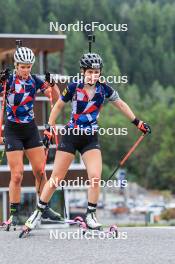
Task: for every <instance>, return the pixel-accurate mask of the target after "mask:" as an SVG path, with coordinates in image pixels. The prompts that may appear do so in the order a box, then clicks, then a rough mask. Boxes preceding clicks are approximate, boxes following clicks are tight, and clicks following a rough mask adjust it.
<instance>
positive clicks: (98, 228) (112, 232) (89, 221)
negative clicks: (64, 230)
mask: <svg viewBox="0 0 175 264" xmlns="http://www.w3.org/2000/svg"><path fill="white" fill-rule="evenodd" d="M87 232H88V233H89V234H92V235H93V236H94V235H95V236H99V235H100V233H103V234H104V235H106V236H107V235H109V236H111V237H113V238H117V237H118V228H117V226H116V225H111V226H109V227H108V229H107V230H104V227H103V226H102V224H100V223H98V221H97V218H96V212H95V210H94V211H91V212H87V213H86V216H85V226H84V229H83V234H84V235H85V234H86V233H87Z"/></svg>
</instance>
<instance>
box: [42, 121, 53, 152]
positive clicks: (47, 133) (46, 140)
mask: <svg viewBox="0 0 175 264" xmlns="http://www.w3.org/2000/svg"><path fill="white" fill-rule="evenodd" d="M52 138H53V127H51V126H50V125H49V124H47V125H45V130H44V137H43V144H44V146H45V147H46V148H49V146H50V144H53V140H52Z"/></svg>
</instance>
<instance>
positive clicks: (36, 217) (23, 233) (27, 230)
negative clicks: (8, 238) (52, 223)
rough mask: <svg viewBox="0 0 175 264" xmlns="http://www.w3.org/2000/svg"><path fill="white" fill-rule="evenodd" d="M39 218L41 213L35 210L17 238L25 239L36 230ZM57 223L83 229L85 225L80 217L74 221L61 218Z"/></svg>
mask: <svg viewBox="0 0 175 264" xmlns="http://www.w3.org/2000/svg"><path fill="white" fill-rule="evenodd" d="M41 217H42V212H41V211H40V210H39V209H36V210H35V211H34V213H33V214H32V215H31V216H30V217H29V219H28V220H27V221H26V223H25V225H24V226H23V228H22V231H21V233H20V234H19V238H24V237H27V236H28V235H29V234H30V232H31V231H32V230H33V229H35V228H36V226H37V225H38V224H39V222H40V221H41ZM57 223H60V224H70V225H78V226H79V227H81V228H83V229H85V227H86V224H85V222H84V220H83V218H82V217H80V216H77V217H75V218H74V219H72V220H71V219H66V220H64V219H63V218H62V220H59V221H57Z"/></svg>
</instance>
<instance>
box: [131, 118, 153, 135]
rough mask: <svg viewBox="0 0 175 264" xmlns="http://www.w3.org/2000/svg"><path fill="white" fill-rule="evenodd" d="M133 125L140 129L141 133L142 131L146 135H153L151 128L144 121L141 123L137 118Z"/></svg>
mask: <svg viewBox="0 0 175 264" xmlns="http://www.w3.org/2000/svg"><path fill="white" fill-rule="evenodd" d="M132 123H133V124H134V125H135V126H136V127H137V128H138V129H140V131H142V132H143V133H144V134H146V133H149V134H150V133H151V127H150V126H149V125H148V124H147V123H145V122H143V121H141V120H139V119H137V118H135V119H134V120H133V121H132Z"/></svg>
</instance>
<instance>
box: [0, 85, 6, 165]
mask: <svg viewBox="0 0 175 264" xmlns="http://www.w3.org/2000/svg"><path fill="white" fill-rule="evenodd" d="M3 86H4V94H3V98H2V107H1V113H0V138H1V137H2V125H3V120H4V110H5V100H6V91H7V81H6V80H5V81H4V83H3ZM4 153H5V149H3V151H2V154H1V158H0V164H1V163H2V160H3V157H4Z"/></svg>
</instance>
